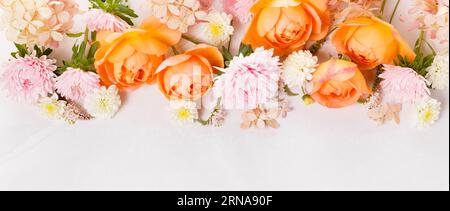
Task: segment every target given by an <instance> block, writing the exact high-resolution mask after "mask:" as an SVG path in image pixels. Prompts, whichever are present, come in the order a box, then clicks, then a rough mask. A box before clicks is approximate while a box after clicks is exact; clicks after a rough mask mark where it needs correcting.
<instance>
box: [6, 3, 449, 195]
mask: <svg viewBox="0 0 450 211" xmlns="http://www.w3.org/2000/svg"><path fill="white" fill-rule="evenodd" d="M78 2H80V4H81V5H82V6H83V7H84V8H86V2H87V1H84V0H79V1H78ZM142 2H143V1H132V6H134V7H135V8H140V7H141V6H142V5H141V4H142ZM411 2H412V1H403V3H402V4H401V6H400V7H401V9H400V10H401V11H400V13H401V14H406V12H405V11H407V7H408V6H410V5H409V4H410V3H411ZM393 3H394V2H393V1H391V2H390V3H389V4H393ZM391 7H392V5H390V7H389V8H388V11H390V10H391ZM138 11H140V10H139V9H138ZM387 13H390V12H387ZM140 14H141V16H145V15H144V13H142V12H140ZM405 17H406V18H407V17H408V16H405ZM80 20H81V19H80V18H77V19H76V21H77V23H80ZM396 20H398V18H397V19H396ZM395 24H396V25H397V27H398V28H399V30H400V31H401V32H402V34H403V35H404V36H405V37H406V38H407V39H408V41H409V42H410V43H411V44H412V43H413V42H414V40H415V38H416V33H415V32H411V31H409V29H408V28H409V27H408V25H407V24H405V23H400V22H398V21H397V22H396V23H395ZM78 28H80V29H81V26H78ZM238 31H243V29H242V28H241V29H239V30H238ZM238 34H242V33H238ZM237 37H239V36H237ZM236 39H238V38H236ZM72 42H73V40H68V41H67V43H65V44H64V45H63V46H65V48H66V49H58V50H57V52H56V55H57V56H58V58H67V57H68V56H69V51H70V48H68V47H69V46H70V45H71V43H72ZM0 44H1V46H2V48H1V49H0V59H1V61H5V60H6V59H7V58H8V55H9V52H10V51H11V50H12V49H13V45H12V44H11V43H9V42H7V41H6V40H4V36H1V38H0ZM447 47H448V46H447ZM435 96H436V97H437V98H438V99H439V100H441V101H442V102H443V111H442V118H441V120H440V121H439V122H438V123H437V124H436V125H435V126H434V127H433V128H431V129H427V130H422V131H419V130H416V129H414V128H413V127H412V126H411V124H409V120H410V119H411V118H410V115H409V114H410V112H408V109H406V111H404V113H403V115H402V121H403V123H402V124H401V125H400V126H397V125H394V124H392V123H391V124H387V125H384V126H377V125H376V124H375V123H373V122H372V121H371V120H369V119H368V118H367V117H366V110H365V108H364V107H363V106H359V105H356V106H353V107H350V108H346V109H341V110H329V109H326V108H323V107H321V106H319V105H313V106H309V107H307V106H304V105H303V104H302V103H301V101H300V100H298V99H296V98H292V99H291V100H292V104H293V105H294V107H295V111H294V112H292V113H290V114H289V116H288V118H287V119H285V120H282V121H281V122H280V123H281V125H282V126H281V128H280V129H278V130H272V129H267V130H247V131H243V130H241V129H239V124H240V115H239V112H233V113H231V115H230V117H229V118H228V119H227V122H226V125H225V127H223V128H208V127H200V126H188V127H185V126H179V125H177V124H174V123H173V122H172V121H171V119H170V115H169V113H168V112H167V102H166V101H165V100H164V98H163V97H162V95H161V94H160V93H159V91H158V90H157V87H155V86H147V87H143V88H141V89H139V90H137V91H135V92H133V93H128V94H125V95H124V96H123V97H124V101H125V103H124V105H123V107H122V110H121V111H120V113H118V115H117V117H116V118H115V119H113V120H111V121H100V120H95V121H90V122H80V123H78V124H76V125H74V126H68V125H65V124H63V123H57V122H51V121H48V120H46V119H45V118H43V117H42V116H41V115H40V114H39V112H37V110H36V109H35V108H33V107H30V106H28V105H23V104H19V103H15V102H11V101H10V100H9V99H7V98H6V97H5V96H4V94H2V95H0V99H1V103H0V190H117V189H118V190H448V188H449V129H448V128H449V112H448V91H445V92H438V93H436V94H435Z"/></svg>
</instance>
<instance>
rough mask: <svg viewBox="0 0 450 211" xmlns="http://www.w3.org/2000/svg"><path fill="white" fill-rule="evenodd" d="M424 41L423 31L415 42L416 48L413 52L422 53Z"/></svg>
mask: <svg viewBox="0 0 450 211" xmlns="http://www.w3.org/2000/svg"><path fill="white" fill-rule="evenodd" d="M424 40H425V31H423V30H422V31H420V35H419V38H418V39H417V41H416V46H415V47H414V52H415V53H416V54H419V53H421V52H422V46H423V41H424Z"/></svg>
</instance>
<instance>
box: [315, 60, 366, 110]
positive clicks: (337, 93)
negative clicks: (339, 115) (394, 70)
mask: <svg viewBox="0 0 450 211" xmlns="http://www.w3.org/2000/svg"><path fill="white" fill-rule="evenodd" d="M313 76H314V77H313V80H312V81H313V84H314V87H313V90H312V92H311V93H310V95H311V97H312V98H313V99H314V100H315V101H317V102H319V103H320V104H321V105H323V106H326V107H329V108H342V107H346V106H349V105H352V104H355V103H356V102H358V100H359V99H360V98H361V97H362V96H364V95H367V94H370V93H371V91H370V89H369V87H368V86H367V84H366V80H365V78H364V76H363V75H362V73H361V71H359V69H358V66H357V65H356V64H354V63H353V62H349V61H345V60H336V59H331V60H329V61H327V62H325V63H322V64H321V65H319V67H318V68H317V70H316V72H315V73H314V75H313Z"/></svg>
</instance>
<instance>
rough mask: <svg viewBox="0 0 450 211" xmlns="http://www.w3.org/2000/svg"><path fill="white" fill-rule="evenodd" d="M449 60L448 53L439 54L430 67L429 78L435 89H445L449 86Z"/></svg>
mask: <svg viewBox="0 0 450 211" xmlns="http://www.w3.org/2000/svg"><path fill="white" fill-rule="evenodd" d="M448 73H449V60H448V53H447V54H446V55H438V56H436V58H434V61H433V64H432V65H431V66H430V67H429V68H428V74H427V76H426V78H427V80H428V81H429V82H430V83H431V87H432V88H433V89H439V90H443V89H445V88H447V87H448V80H449V77H448Z"/></svg>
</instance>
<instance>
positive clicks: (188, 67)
mask: <svg viewBox="0 0 450 211" xmlns="http://www.w3.org/2000/svg"><path fill="white" fill-rule="evenodd" d="M223 66H224V61H223V57H222V54H221V53H220V51H219V50H218V49H217V48H216V47H213V46H209V45H205V44H200V45H197V46H195V47H194V48H192V49H190V50H188V51H186V52H185V53H184V54H180V55H176V56H173V57H170V58H168V59H166V60H165V61H164V62H163V63H162V64H161V65H160V66H159V67H158V69H157V70H156V73H157V74H158V84H159V88H160V90H161V92H162V93H163V94H164V96H166V98H167V99H169V100H190V101H194V100H198V99H200V98H201V97H203V96H204V95H205V94H206V93H207V92H208V91H209V90H210V89H211V87H212V84H213V72H214V70H213V68H215V67H220V68H222V67H223Z"/></svg>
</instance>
